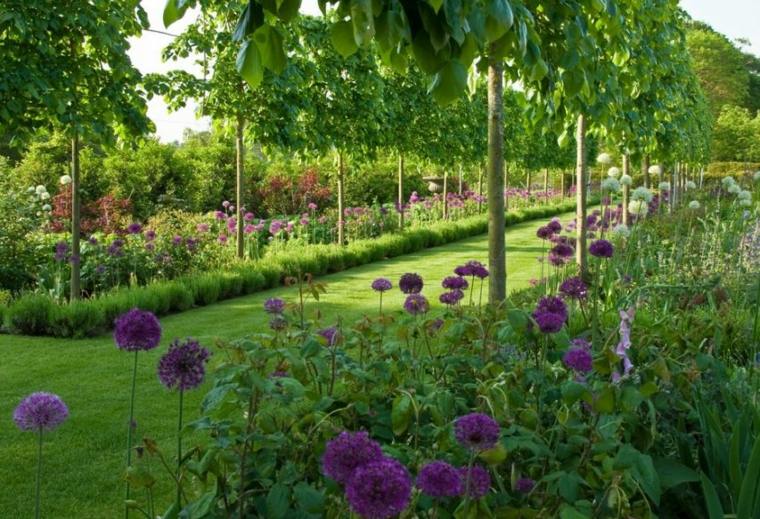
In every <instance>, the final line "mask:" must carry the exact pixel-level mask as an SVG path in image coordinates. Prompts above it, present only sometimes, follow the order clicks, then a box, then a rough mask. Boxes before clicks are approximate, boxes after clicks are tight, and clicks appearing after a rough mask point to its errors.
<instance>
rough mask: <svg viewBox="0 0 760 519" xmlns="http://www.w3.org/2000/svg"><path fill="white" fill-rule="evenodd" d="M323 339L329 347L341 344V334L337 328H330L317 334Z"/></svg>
mask: <svg viewBox="0 0 760 519" xmlns="http://www.w3.org/2000/svg"><path fill="white" fill-rule="evenodd" d="M317 333H318V334H319V335H320V336H321V337H323V338H324V339H325V340H326V341H327V345H328V346H335V345H336V344H338V342H340V332H339V331H338V328H337V327H335V326H328V327H327V328H323V329H321V330H319V331H318V332H317Z"/></svg>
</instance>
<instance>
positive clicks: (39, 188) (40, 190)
mask: <svg viewBox="0 0 760 519" xmlns="http://www.w3.org/2000/svg"><path fill="white" fill-rule="evenodd" d="M34 192H35V193H37V194H38V195H41V194H42V193H47V189H45V186H43V185H42V184H40V185H39V186H37V187H36V188H34Z"/></svg>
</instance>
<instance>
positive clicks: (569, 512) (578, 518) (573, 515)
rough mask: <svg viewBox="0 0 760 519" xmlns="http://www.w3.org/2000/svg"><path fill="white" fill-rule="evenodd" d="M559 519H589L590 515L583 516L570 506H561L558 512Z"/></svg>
mask: <svg viewBox="0 0 760 519" xmlns="http://www.w3.org/2000/svg"><path fill="white" fill-rule="evenodd" d="M559 517H560V519H591V516H590V515H585V514H583V513H581V512H579V511H578V510H576V509H575V508H573V507H572V506H570V505H567V504H566V505H562V508H560V511H559Z"/></svg>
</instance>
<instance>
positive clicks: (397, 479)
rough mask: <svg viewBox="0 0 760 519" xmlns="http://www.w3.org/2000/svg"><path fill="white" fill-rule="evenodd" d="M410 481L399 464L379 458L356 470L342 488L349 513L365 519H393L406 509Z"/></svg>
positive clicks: (409, 495)
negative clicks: (344, 489)
mask: <svg viewBox="0 0 760 519" xmlns="http://www.w3.org/2000/svg"><path fill="white" fill-rule="evenodd" d="M411 495H412V479H411V478H410V477H409V472H408V471H407V470H406V467H404V466H403V465H402V464H401V463H399V462H398V461H396V460H394V459H392V458H382V459H380V460H378V461H373V462H371V463H367V464H366V465H362V466H360V467H358V468H357V469H356V470H355V471H354V473H353V474H352V475H351V478H350V479H349V481H348V484H347V485H346V500H347V501H348V504H350V505H351V509H352V510H353V511H354V512H356V513H357V514H359V515H360V516H361V517H363V518H366V519H385V518H388V517H395V516H397V515H399V514H400V513H401V512H403V511H404V510H405V509H406V507H407V506H408V505H409V499H410V497H411Z"/></svg>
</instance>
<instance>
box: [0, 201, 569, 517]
mask: <svg viewBox="0 0 760 519" xmlns="http://www.w3.org/2000/svg"><path fill="white" fill-rule="evenodd" d="M560 217H561V219H562V220H563V221H566V220H568V219H569V218H570V217H571V214H570V213H567V214H564V215H561V216H560ZM537 225H538V222H524V223H521V224H518V225H515V226H512V227H510V228H508V229H507V250H508V252H507V271H508V287H509V289H510V290H515V289H519V288H524V287H525V286H527V285H528V283H529V280H530V279H531V278H534V277H538V276H539V275H540V265H539V264H538V262H537V261H536V257H537V256H539V255H540V253H541V243H540V242H539V240H538V239H537V238H536V237H535V229H536V227H537ZM487 254H488V241H487V239H486V237H485V236H476V237H473V238H469V239H465V240H462V241H459V242H455V243H452V244H449V245H445V246H442V247H436V248H433V249H428V250H425V251H421V252H418V253H415V254H409V255H406V256H401V257H397V258H393V259H390V260H386V261H381V262H377V263H371V264H368V265H364V266H361V267H356V268H353V269H350V270H347V271H344V272H340V273H337V274H332V275H329V276H325V277H323V278H321V281H324V282H325V283H327V294H326V295H324V296H323V298H322V301H320V303H319V311H320V312H321V314H322V316H323V322H325V323H326V324H332V323H333V322H334V321H335V319H336V318H337V316H340V318H341V319H343V320H344V321H349V322H350V321H352V320H353V319H355V318H358V317H360V316H361V315H362V314H365V313H373V312H375V311H376V305H377V295H376V294H374V293H373V292H372V290H370V288H369V284H370V283H371V282H372V280H373V279H375V278H377V277H380V276H384V277H388V278H389V279H391V280H392V281H393V283H394V290H392V291H391V292H389V293H387V294H386V296H385V298H384V302H383V306H384V308H385V309H386V311H397V310H396V309H398V308H400V306H401V304H402V302H403V298H402V294H401V293H400V292H399V291H398V290H397V289H396V288H395V285H396V282H397V280H398V278H399V276H400V275H401V274H403V273H404V272H417V273H419V274H420V275H422V277H423V279H424V280H425V283H426V287H425V289H424V291H423V293H424V294H425V295H426V296H427V297H428V298H429V299H430V301H431V304H432V307H433V311H435V310H437V309H439V308H440V303H438V295H439V294H440V293H441V292H442V291H443V290H442V289H441V288H440V280H441V279H442V278H443V277H445V276H447V275H450V274H451V273H452V269H453V268H454V267H455V266H456V265H459V264H461V263H463V262H465V261H467V260H471V259H476V260H479V261H482V262H484V263H486V262H487V261H486V260H487ZM295 294H296V290H295V288H284V287H281V288H277V289H272V290H268V291H265V292H260V293H257V294H253V295H250V296H245V297H240V298H236V299H231V300H227V301H224V302H221V303H219V304H215V305H212V306H208V307H203V308H198V309H194V310H190V311H187V312H184V313H181V314H177V315H171V316H167V317H164V318H163V319H161V322H162V325H163V329H164V338H163V340H162V342H161V345H160V346H159V347H158V348H156V349H155V350H153V351H151V352H147V353H141V354H140V359H139V371H138V386H137V397H136V404H135V405H136V411H135V415H136V421H137V424H138V430H137V437H138V438H141V437H143V436H148V437H151V438H153V439H155V440H157V441H158V442H159V444H160V445H161V446H162V447H164V448H166V449H167V451H168V452H172V446H173V445H174V441H175V440H174V438H175V437H174V431H175V427H176V412H177V411H176V405H177V404H176V402H177V395H176V394H175V393H170V392H168V391H167V390H165V389H164V388H163V386H161V385H160V384H159V383H158V379H157V376H156V371H155V366H156V363H157V361H158V358H159V356H160V355H161V354H162V353H163V352H165V351H166V349H167V347H168V343H169V342H170V341H171V339H172V338H174V337H187V336H192V337H194V338H196V339H199V340H200V341H201V343H202V344H205V345H206V346H212V345H213V343H214V340H215V339H216V338H222V339H231V338H237V337H242V336H245V335H247V334H249V333H252V332H254V331H256V330H260V329H262V328H263V327H266V323H267V316H266V315H265V313H264V312H263V310H262V304H263V302H264V301H265V300H266V299H267V298H269V297H274V296H278V297H283V298H285V299H286V300H288V301H292V300H294V296H295ZM484 297H485V296H484ZM313 306H314V303H310V307H311V311H312V312H313V310H314V308H313ZM0 351H2V352H3V357H2V361H0V362H1V364H0V459H2V460H3V463H1V464H0V481H2V482H3V485H2V487H1V488H0V517H30V516H31V515H32V514H33V491H34V469H35V464H34V459H35V450H36V446H35V437H34V435H33V434H29V433H21V432H19V431H18V430H17V429H16V428H15V426H14V424H13V422H12V419H11V416H12V412H13V409H14V408H15V406H16V405H17V404H18V402H19V401H20V400H21V398H23V397H24V396H25V395H27V394H28V393H30V392H33V391H51V392H54V393H57V394H59V395H60V396H61V397H62V398H63V400H64V401H65V402H66V403H67V404H68V406H69V409H70V412H71V416H70V418H69V420H68V422H66V423H65V424H64V425H63V426H61V427H60V429H58V430H57V431H55V432H53V433H51V434H49V435H47V436H46V438H45V445H44V452H45V458H44V464H43V471H44V474H45V475H44V481H43V487H42V495H43V507H44V508H43V516H46V517H55V518H57V519H62V518H69V517H71V518H73V517H77V518H81V517H87V518H88V519H96V518H103V519H110V518H114V517H118V516H119V513H120V510H121V504H120V503H121V502H122V498H123V485H122V482H121V477H120V475H121V474H122V472H123V470H124V459H125V455H126V454H125V447H126V446H125V444H126V439H125V437H126V435H125V432H126V425H127V405H128V397H129V380H130V375H131V371H130V368H131V358H132V357H131V356H130V355H128V354H127V353H124V352H121V351H119V350H117V349H116V348H115V347H114V345H113V340H112V338H111V337H110V335H107V336H102V337H97V338H91V339H83V340H73V339H53V338H49V337H21V336H8V335H4V336H0ZM212 359H213V358H212ZM205 389H206V388H204V387H201V388H200V389H198V390H196V391H195V392H192V393H189V394H188V395H186V397H185V402H186V407H185V409H186V416H188V417H189V419H194V418H195V416H196V409H197V408H198V404H199V402H200V400H201V399H202V397H203V394H204V393H205ZM163 480H165V478H163ZM156 491H157V493H158V495H159V496H168V495H170V490H169V488H168V487H159V488H157V489H156ZM167 502H168V501H167ZM164 504H165V502H164V501H163V500H161V502H160V504H159V506H157V509H158V511H159V512H162V511H163V509H162V507H163V505H164ZM134 516H135V517H137V514H134Z"/></svg>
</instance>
